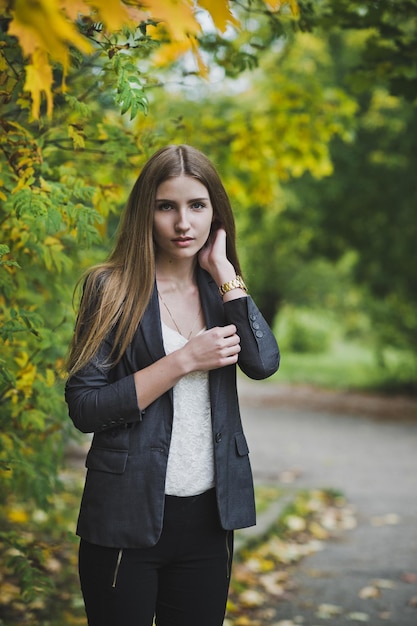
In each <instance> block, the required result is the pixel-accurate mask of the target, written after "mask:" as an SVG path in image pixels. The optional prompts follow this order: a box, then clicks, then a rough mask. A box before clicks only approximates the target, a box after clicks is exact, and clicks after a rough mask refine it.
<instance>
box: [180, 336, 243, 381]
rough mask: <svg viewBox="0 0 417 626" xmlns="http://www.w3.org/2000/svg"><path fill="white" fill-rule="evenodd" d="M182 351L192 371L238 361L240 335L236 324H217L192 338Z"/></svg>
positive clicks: (205, 369) (210, 368)
mask: <svg viewBox="0 0 417 626" xmlns="http://www.w3.org/2000/svg"><path fill="white" fill-rule="evenodd" d="M182 351H183V355H184V356H186V357H187V363H188V366H189V367H190V371H197V370H200V371H209V370H213V369H217V368H219V367H225V366H226V365H233V364H234V363H237V360H238V356H239V352H240V337H239V335H238V334H237V328H236V326H235V325H234V324H229V325H228V326H216V327H215V328H210V329H209V330H206V331H204V332H203V333H200V334H199V335H196V336H195V337H193V338H192V339H190V341H188V343H187V344H186V345H185V346H184V347H183V348H182Z"/></svg>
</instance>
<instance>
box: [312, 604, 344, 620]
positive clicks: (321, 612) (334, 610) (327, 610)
mask: <svg viewBox="0 0 417 626" xmlns="http://www.w3.org/2000/svg"><path fill="white" fill-rule="evenodd" d="M342 611H343V609H342V607H341V606H336V605H335V604H320V606H319V607H318V608H317V611H316V617H319V618H320V619H330V618H331V617H336V615H340V614H341V613H342Z"/></svg>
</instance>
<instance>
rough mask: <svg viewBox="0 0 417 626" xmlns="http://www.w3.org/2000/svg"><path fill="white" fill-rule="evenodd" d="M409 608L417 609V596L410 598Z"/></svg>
mask: <svg viewBox="0 0 417 626" xmlns="http://www.w3.org/2000/svg"><path fill="white" fill-rule="evenodd" d="M408 605H409V606H412V607H413V608H414V609H417V596H413V597H412V598H410V602H409V603H408Z"/></svg>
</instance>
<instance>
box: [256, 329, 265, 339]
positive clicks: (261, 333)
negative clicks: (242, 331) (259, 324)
mask: <svg viewBox="0 0 417 626" xmlns="http://www.w3.org/2000/svg"><path fill="white" fill-rule="evenodd" d="M255 335H256V336H257V337H258V338H259V339H260V338H261V337H263V336H264V334H263V332H262V331H261V330H257V331H256V333H255Z"/></svg>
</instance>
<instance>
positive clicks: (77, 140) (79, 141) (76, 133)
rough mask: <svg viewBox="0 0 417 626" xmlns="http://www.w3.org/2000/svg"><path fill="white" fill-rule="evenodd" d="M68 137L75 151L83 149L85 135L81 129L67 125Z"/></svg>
mask: <svg viewBox="0 0 417 626" xmlns="http://www.w3.org/2000/svg"><path fill="white" fill-rule="evenodd" d="M68 135H69V136H70V137H71V139H72V142H73V144H74V148H75V149H77V148H84V147H85V134H84V130H83V129H82V128H79V127H78V126H74V124H69V125H68Z"/></svg>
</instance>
